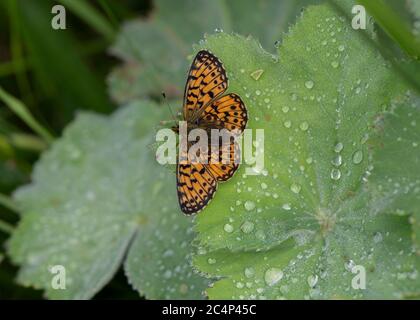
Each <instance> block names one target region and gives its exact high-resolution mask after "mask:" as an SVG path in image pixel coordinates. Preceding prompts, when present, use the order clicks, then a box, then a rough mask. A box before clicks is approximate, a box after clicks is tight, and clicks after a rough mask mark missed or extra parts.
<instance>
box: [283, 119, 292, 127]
mask: <svg viewBox="0 0 420 320" xmlns="http://www.w3.org/2000/svg"><path fill="white" fill-rule="evenodd" d="M283 124H284V126H285V127H286V128H290V127H291V126H292V122H291V121H290V120H286V121H285V122H284V123H283Z"/></svg>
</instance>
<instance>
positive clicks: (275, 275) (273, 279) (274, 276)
mask: <svg viewBox="0 0 420 320" xmlns="http://www.w3.org/2000/svg"><path fill="white" fill-rule="evenodd" d="M281 278H283V271H281V269H279V268H270V269H268V270H267V271H266V272H265V275H264V280H265V283H267V285H269V286H274V285H275V284H276V283H277V282H279V281H280V280H281Z"/></svg>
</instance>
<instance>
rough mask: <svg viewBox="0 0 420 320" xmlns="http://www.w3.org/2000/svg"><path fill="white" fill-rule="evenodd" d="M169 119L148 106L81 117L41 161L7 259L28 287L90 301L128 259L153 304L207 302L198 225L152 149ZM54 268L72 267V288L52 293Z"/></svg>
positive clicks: (24, 196)
mask: <svg viewBox="0 0 420 320" xmlns="http://www.w3.org/2000/svg"><path fill="white" fill-rule="evenodd" d="M165 111H166V110H165ZM161 118H162V111H161V108H159V107H158V106H157V105H155V104H153V103H150V102H138V103H132V104H131V105H130V106H128V107H126V108H123V109H121V110H120V111H118V112H117V113H116V114H114V115H113V116H111V117H110V118H106V117H101V116H98V115H93V114H86V113H83V114H80V115H79V116H78V117H77V119H76V120H75V122H74V123H72V124H71V125H70V126H69V127H68V128H67V129H66V130H65V132H64V136H63V137H62V138H60V139H59V140H58V141H56V142H55V143H54V144H53V146H52V148H51V150H49V151H48V152H46V153H44V154H43V156H42V159H41V160H40V162H39V163H37V165H36V167H35V171H34V173H33V182H32V184H31V185H29V186H27V187H24V188H21V189H20V190H19V191H18V192H17V193H16V200H17V201H18V202H19V204H20V206H21V207H22V212H23V213H22V221H21V222H20V224H19V227H18V228H17V230H16V232H15V233H14V234H13V236H12V238H11V241H10V248H9V253H10V255H11V257H12V258H13V260H14V262H16V263H18V264H19V265H21V269H20V271H19V275H18V281H19V282H20V283H21V284H23V285H27V286H34V287H35V288H42V289H45V292H46V295H47V297H49V298H59V299H61V298H73V299H74V298H79V299H86V298H90V297H92V296H93V295H94V294H95V293H96V292H97V291H98V290H100V289H101V288H102V287H103V286H104V285H105V284H106V283H107V282H108V281H109V280H110V279H111V278H112V276H113V275H114V273H115V272H116V270H117V269H118V268H119V266H120V265H121V263H122V262H123V261H124V260H125V266H124V267H125V271H126V274H127V277H128V279H129V282H130V283H131V284H132V285H133V286H134V288H136V289H138V290H139V292H140V294H142V295H145V296H146V297H148V298H152V299H157V298H174V299H182V298H190V299H192V298H200V297H201V292H202V290H203V289H204V288H205V287H206V281H205V280H203V278H201V277H200V276H198V275H196V274H194V273H193V272H192V268H191V267H190V262H189V260H190V259H189V254H190V251H191V250H190V242H191V240H192V238H193V234H192V231H191V230H190V228H191V225H190V220H189V219H186V218H185V217H184V216H183V215H182V214H181V212H180V211H179V209H178V208H177V207H176V206H174V204H175V203H176V198H175V197H176V192H175V179H174V177H173V175H172V174H171V173H170V171H168V170H165V169H163V168H162V167H161V166H159V165H158V164H157V163H156V161H155V158H154V154H153V152H152V150H150V148H149V147H148V146H149V144H150V143H151V142H152V141H153V140H152V138H153V134H154V130H153V127H154V125H155V124H157V123H158V121H159V120H160V119H161ZM126 255H127V258H126V259H125V256H126ZM54 265H62V266H64V267H65V268H66V277H67V282H66V285H67V288H66V290H55V289H53V288H52V287H51V280H52V277H53V275H52V274H51V272H50V268H51V267H52V266H54Z"/></svg>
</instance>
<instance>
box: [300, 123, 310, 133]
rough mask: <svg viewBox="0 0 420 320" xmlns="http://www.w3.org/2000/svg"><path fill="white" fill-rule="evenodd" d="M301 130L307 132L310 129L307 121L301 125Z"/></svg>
mask: <svg viewBox="0 0 420 320" xmlns="http://www.w3.org/2000/svg"><path fill="white" fill-rule="evenodd" d="M299 128H300V130H302V131H306V130H308V128H309V124H308V123H307V122H306V121H303V122H302V123H301V124H300V125H299Z"/></svg>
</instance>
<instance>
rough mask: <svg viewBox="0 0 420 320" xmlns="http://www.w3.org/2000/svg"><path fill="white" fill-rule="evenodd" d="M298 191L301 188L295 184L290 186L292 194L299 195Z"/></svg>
mask: <svg viewBox="0 0 420 320" xmlns="http://www.w3.org/2000/svg"><path fill="white" fill-rule="evenodd" d="M300 189H301V186H300V185H298V184H296V183H292V185H291V186H290V190H292V192H293V193H299V192H300Z"/></svg>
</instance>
